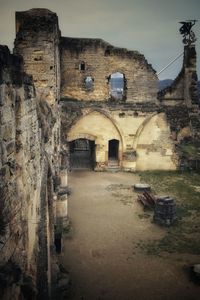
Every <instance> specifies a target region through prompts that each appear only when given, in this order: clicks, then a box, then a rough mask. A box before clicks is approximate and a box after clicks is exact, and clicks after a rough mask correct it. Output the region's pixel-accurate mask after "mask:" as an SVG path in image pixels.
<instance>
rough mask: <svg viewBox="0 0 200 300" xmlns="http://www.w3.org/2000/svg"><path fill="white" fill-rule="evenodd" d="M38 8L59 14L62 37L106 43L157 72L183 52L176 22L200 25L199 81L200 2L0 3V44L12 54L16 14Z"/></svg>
mask: <svg viewBox="0 0 200 300" xmlns="http://www.w3.org/2000/svg"><path fill="white" fill-rule="evenodd" d="M37 7H38V8H48V9H50V10H52V11H54V12H56V13H57V15H58V17H59V25H60V29H61V32H62V35H63V36H72V37H90V38H102V39H104V40H106V41H107V42H109V43H111V44H113V45H115V46H119V47H125V48H129V49H131V50H138V51H139V52H141V53H142V54H144V55H145V57H146V58H147V60H148V62H149V63H151V64H152V66H153V67H154V69H155V70H156V71H157V72H159V71H160V70H161V69H162V68H163V67H165V66H166V65H167V64H168V63H169V62H170V61H172V60H173V59H174V58H175V57H176V56H177V55H179V54H180V53H181V52H182V50H183V44H182V38H181V35H180V34H179V28H180V24H179V23H178V22H179V21H182V20H188V19H199V22H197V23H196V25H195V27H194V31H195V34H196V36H197V38H198V41H197V42H196V47H197V56H198V77H199V78H200V34H199V33H200V0H0V44H3V45H5V44H6V45H8V46H9V48H10V49H11V50H12V48H13V40H14V38H15V11H22V10H27V9H30V8H37ZM181 64H182V58H180V59H179V60H178V61H177V62H176V63H174V64H173V65H172V66H171V67H170V68H168V69H167V70H166V71H165V72H163V73H161V74H160V76H159V78H160V79H165V78H172V79H173V78H175V77H176V75H177V74H178V72H179V70H180V68H181Z"/></svg>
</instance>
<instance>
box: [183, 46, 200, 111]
mask: <svg viewBox="0 0 200 300" xmlns="http://www.w3.org/2000/svg"><path fill="white" fill-rule="evenodd" d="M183 68H184V100H185V103H186V105H187V106H188V107H191V106H193V105H198V92H197V81H198V78H197V72H196V49H195V45H194V44H192V45H187V46H185V47H184V59H183Z"/></svg>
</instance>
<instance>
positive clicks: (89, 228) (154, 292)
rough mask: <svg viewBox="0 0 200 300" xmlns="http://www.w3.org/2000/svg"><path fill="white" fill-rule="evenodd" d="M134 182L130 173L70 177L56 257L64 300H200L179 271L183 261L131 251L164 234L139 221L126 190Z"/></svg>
mask: <svg viewBox="0 0 200 300" xmlns="http://www.w3.org/2000/svg"><path fill="white" fill-rule="evenodd" d="M136 182H139V178H138V177H137V176H136V175H133V174H130V173H107V172H102V173H96V172H89V171H73V172H71V173H70V175H69V186H70V188H71V190H72V194H71V196H70V197H69V216H70V219H71V222H72V232H71V234H70V237H68V238H65V239H64V245H63V248H64V249H63V255H62V257H61V261H62V264H63V265H64V266H65V268H66V269H67V270H68V271H69V273H70V278H71V282H72V287H71V295H70V300H79V299H82V300H97V299H98V300H144V299H145V300H151V299H153V300H168V299H170V300H173V299H176V300H179V299H181V300H184V299H185V300H186V299H187V300H196V299H200V286H197V285H195V284H194V283H192V282H191V281H189V278H188V275H187V273H186V272H185V271H184V265H187V264H188V263H189V262H191V261H190V259H188V257H186V258H184V257H181V256H179V255H178V256H169V255H168V254H167V255H166V256H157V257H156V256H150V255H146V254H144V253H143V252H142V251H141V249H140V248H138V247H136V244H137V243H138V242H140V241H141V240H147V239H157V238H160V237H162V235H163V234H164V229H163V228H160V227H159V226H158V225H156V224H153V223H152V222H151V218H141V217H140V216H141V214H144V212H143V209H142V207H141V206H140V205H139V204H138V203H137V201H136V197H137V195H136V194H135V193H134V192H133V191H132V188H131V186H132V185H133V184H134V183H136ZM192 259H193V260H195V259H196V258H194V257H193V258H191V260H192Z"/></svg>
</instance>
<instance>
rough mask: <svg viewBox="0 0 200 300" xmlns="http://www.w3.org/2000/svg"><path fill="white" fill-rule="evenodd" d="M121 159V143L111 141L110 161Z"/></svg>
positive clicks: (109, 142)
mask: <svg viewBox="0 0 200 300" xmlns="http://www.w3.org/2000/svg"><path fill="white" fill-rule="evenodd" d="M118 159H119V141H118V140H115V139H113V140H110V141H108V160H115V161H118Z"/></svg>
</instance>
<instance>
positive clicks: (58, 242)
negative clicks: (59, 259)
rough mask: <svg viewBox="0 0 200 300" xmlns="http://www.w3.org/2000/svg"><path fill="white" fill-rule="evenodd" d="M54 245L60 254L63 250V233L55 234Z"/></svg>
mask: <svg viewBox="0 0 200 300" xmlns="http://www.w3.org/2000/svg"><path fill="white" fill-rule="evenodd" d="M54 245H55V248H56V253H58V254H60V253H61V250H62V235H61V233H59V234H55V239H54Z"/></svg>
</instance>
